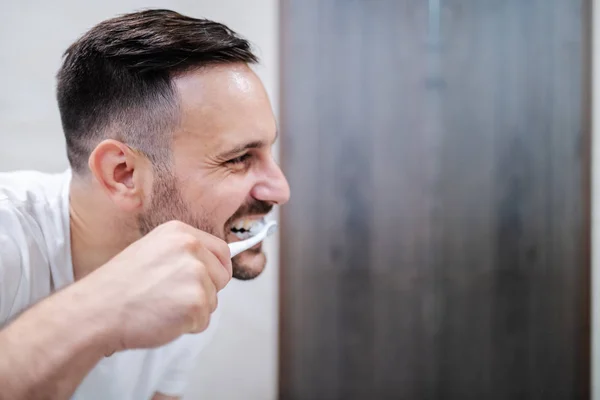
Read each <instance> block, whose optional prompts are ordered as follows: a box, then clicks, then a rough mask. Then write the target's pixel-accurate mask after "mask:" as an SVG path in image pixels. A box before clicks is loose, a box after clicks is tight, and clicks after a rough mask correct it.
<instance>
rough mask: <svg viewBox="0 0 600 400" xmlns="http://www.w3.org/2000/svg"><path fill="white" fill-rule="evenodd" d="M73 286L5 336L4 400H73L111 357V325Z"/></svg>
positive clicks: (0, 340) (0, 367)
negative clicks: (84, 382)
mask: <svg viewBox="0 0 600 400" xmlns="http://www.w3.org/2000/svg"><path fill="white" fill-rule="evenodd" d="M101 309H102V308H101V307H98V306H97V305H95V304H93V303H92V302H91V301H90V300H89V297H86V293H85V285H80V284H73V285H71V286H69V287H67V288H66V289H64V290H62V291H60V292H58V293H56V294H54V295H52V296H50V297H48V298H46V299H44V300H42V301H41V302H40V303H38V304H37V305H35V306H33V307H32V308H30V309H28V310H27V311H25V312H24V313H23V314H22V315H21V316H19V318H17V319H16V320H15V321H13V322H12V323H11V324H9V325H8V326H7V327H6V328H4V329H3V330H2V331H0V354H1V356H0V387H1V388H2V390H0V399H1V400H14V399H18V400H21V399H68V398H69V397H71V395H72V394H73V393H74V392H75V390H76V388H77V386H78V385H79V383H80V382H81V381H82V380H83V378H84V377H85V376H86V375H87V373H88V372H89V371H90V370H91V369H92V368H93V367H94V365H96V363H97V362H98V361H99V360H100V359H101V358H102V357H103V356H104V353H105V352H106V351H108V348H109V345H108V343H109V340H108V332H109V329H108V328H109V327H110V320H109V319H108V318H106V317H107V316H106V315H103V314H102V312H101Z"/></svg>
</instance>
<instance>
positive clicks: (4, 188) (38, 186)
mask: <svg viewBox="0 0 600 400" xmlns="http://www.w3.org/2000/svg"><path fill="white" fill-rule="evenodd" d="M70 174H71V172H70V170H67V171H65V172H62V173H54V174H51V173H44V172H39V171H11V172H0V206H4V207H10V206H13V207H19V206H22V205H26V204H39V203H44V202H52V201H54V200H55V199H58V198H60V196H61V194H62V190H63V188H64V184H65V182H66V181H67V180H68V179H69V178H70Z"/></svg>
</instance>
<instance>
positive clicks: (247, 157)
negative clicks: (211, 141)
mask: <svg viewBox="0 0 600 400" xmlns="http://www.w3.org/2000/svg"><path fill="white" fill-rule="evenodd" d="M250 157H251V156H250V154H248V153H246V154H244V155H242V156H239V157H236V158H233V159H231V160H229V161H227V164H232V165H235V164H244V163H247V162H248V161H249V160H250Z"/></svg>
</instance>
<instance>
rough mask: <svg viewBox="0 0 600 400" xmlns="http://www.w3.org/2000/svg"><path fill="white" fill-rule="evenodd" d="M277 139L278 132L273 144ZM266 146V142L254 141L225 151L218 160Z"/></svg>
mask: <svg viewBox="0 0 600 400" xmlns="http://www.w3.org/2000/svg"><path fill="white" fill-rule="evenodd" d="M278 137H279V132H275V139H274V140H273V143H275V141H277V138H278ZM267 146H268V144H267V143H266V142H264V141H262V140H255V141H253V142H248V143H244V144H241V145H239V146H236V147H234V148H233V149H230V150H227V151H225V152H224V153H221V154H220V155H219V158H221V159H223V160H226V159H228V158H232V157H235V156H237V155H238V154H240V153H242V152H244V151H246V150H250V149H261V148H263V147H267Z"/></svg>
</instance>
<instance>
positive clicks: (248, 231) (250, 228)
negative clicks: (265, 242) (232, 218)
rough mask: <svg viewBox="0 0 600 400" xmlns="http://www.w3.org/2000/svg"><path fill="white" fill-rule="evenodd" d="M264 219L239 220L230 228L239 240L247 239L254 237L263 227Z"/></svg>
mask: <svg viewBox="0 0 600 400" xmlns="http://www.w3.org/2000/svg"><path fill="white" fill-rule="evenodd" d="M264 223H265V222H264V219H259V220H252V219H240V220H237V221H236V222H235V223H234V224H233V226H232V227H231V231H232V232H233V233H234V234H235V235H236V236H237V237H238V238H240V239H242V240H243V239H247V238H249V237H251V236H253V235H255V234H256V233H257V232H258V231H260V229H261V228H262V227H263V226H264Z"/></svg>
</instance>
